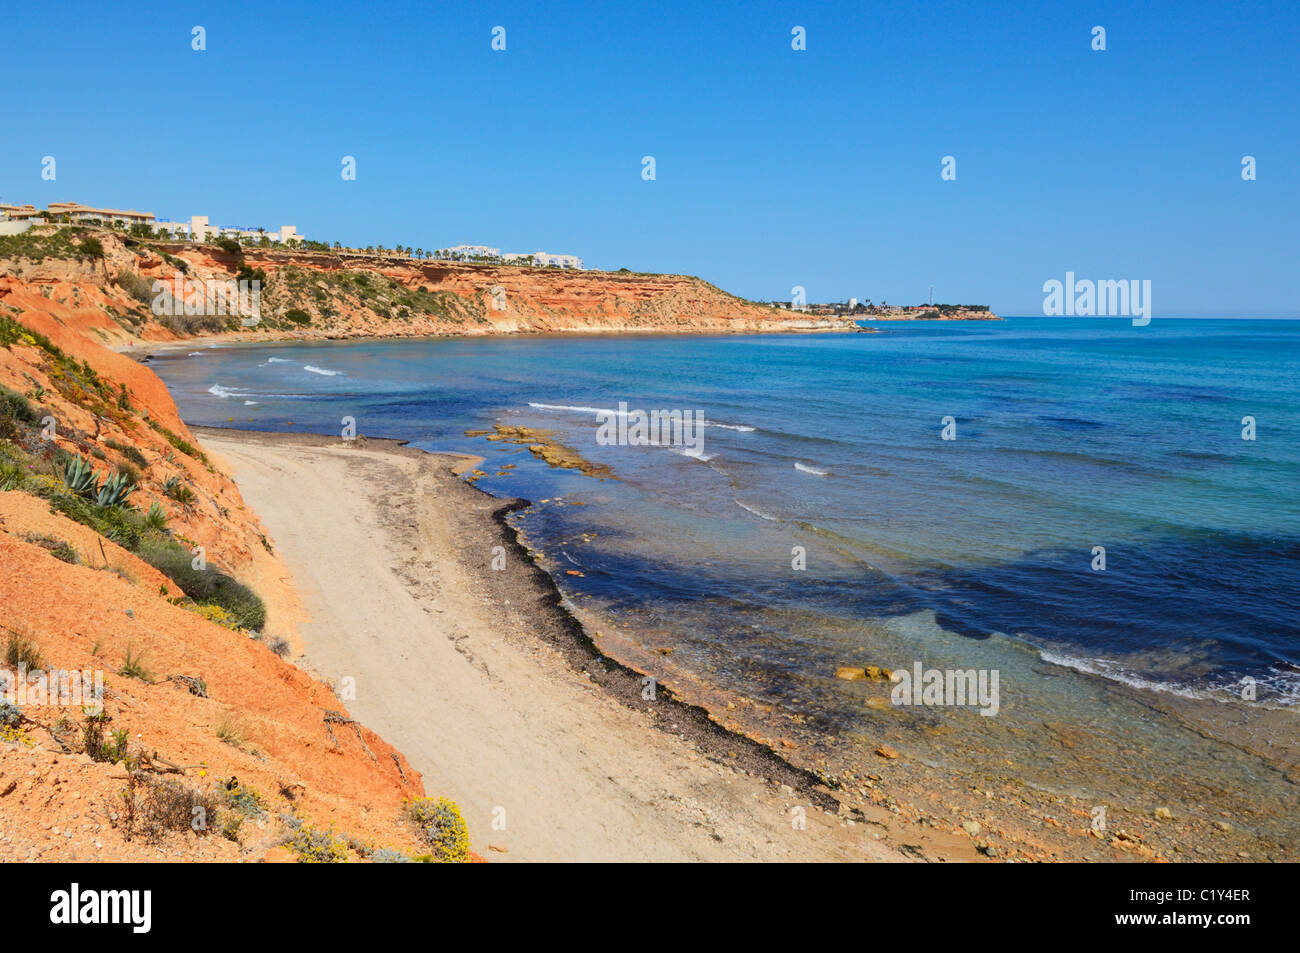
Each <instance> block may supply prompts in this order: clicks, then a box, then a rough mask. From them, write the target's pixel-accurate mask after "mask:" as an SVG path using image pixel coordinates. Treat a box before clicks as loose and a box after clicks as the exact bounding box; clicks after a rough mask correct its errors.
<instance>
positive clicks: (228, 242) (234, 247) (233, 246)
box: [216, 238, 244, 255]
mask: <svg viewBox="0 0 1300 953" xmlns="http://www.w3.org/2000/svg"><path fill="white" fill-rule="evenodd" d="M216 244H217V247H218V248H220V249H221V250H222V251H224V252H226V253H227V254H230V255H241V254H243V251H244V250H243V249H242V248H240V247H239V242H237V241H235V240H234V239H233V238H218V239H217V242H216Z"/></svg>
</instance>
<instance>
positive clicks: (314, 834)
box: [285, 824, 348, 864]
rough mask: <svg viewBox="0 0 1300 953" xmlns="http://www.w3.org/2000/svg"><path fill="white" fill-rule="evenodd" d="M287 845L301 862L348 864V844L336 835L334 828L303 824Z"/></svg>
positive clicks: (286, 842)
mask: <svg viewBox="0 0 1300 953" xmlns="http://www.w3.org/2000/svg"><path fill="white" fill-rule="evenodd" d="M285 846H286V847H288V848H289V850H291V851H293V852H294V853H295V854H297V855H298V863H300V864H346V863H347V862H348V844H347V841H345V840H344V839H343V838H341V837H336V836H335V834H334V832H333V831H332V830H329V831H323V830H319V829H318V828H315V827H309V826H307V825H305V824H304V825H303V826H301V827H299V828H298V829H297V830H296V831H294V832H293V836H292V837H290V838H289V839H288V840H287V841H285Z"/></svg>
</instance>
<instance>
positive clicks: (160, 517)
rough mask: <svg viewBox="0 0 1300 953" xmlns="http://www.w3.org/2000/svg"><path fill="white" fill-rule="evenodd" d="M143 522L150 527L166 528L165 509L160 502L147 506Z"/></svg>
mask: <svg viewBox="0 0 1300 953" xmlns="http://www.w3.org/2000/svg"><path fill="white" fill-rule="evenodd" d="M144 522H145V525H146V526H148V527H149V528H150V529H157V530H163V529H166V528H167V511H166V510H165V509H163V508H162V506H161V505H160V504H158V503H154V504H153V505H152V506H150V507H149V512H147V513H145V514H144Z"/></svg>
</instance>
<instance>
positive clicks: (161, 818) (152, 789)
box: [138, 777, 218, 836]
mask: <svg viewBox="0 0 1300 953" xmlns="http://www.w3.org/2000/svg"><path fill="white" fill-rule="evenodd" d="M144 790H145V793H144V800H143V804H142V805H141V806H140V809H139V811H138V813H139V814H140V816H141V818H142V819H143V821H144V824H145V831H146V833H154V832H155V831H158V830H162V831H174V832H177V833H186V832H188V831H194V832H195V833H196V834H198V835H200V836H202V835H204V834H207V833H208V832H209V830H210V826H211V825H210V823H209V819H211V820H212V821H215V820H216V814H217V809H218V803H217V799H216V798H215V797H214V796H213V795H212V794H210V793H209V792H207V791H202V790H200V789H199V788H196V787H191V786H190V785H188V784H186V783H185V782H183V781H175V780H172V779H171V778H154V777H150V778H148V779H146V780H145V785H144Z"/></svg>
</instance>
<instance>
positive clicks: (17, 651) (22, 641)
mask: <svg viewBox="0 0 1300 953" xmlns="http://www.w3.org/2000/svg"><path fill="white" fill-rule="evenodd" d="M5 662H6V663H7V664H8V665H9V667H10V668H15V669H16V668H17V667H18V666H19V665H25V666H27V671H29V672H36V671H40V668H41V650H40V648H39V647H38V646H37V645H36V643H35V642H33V641H32V640H31V639H29V638H28V637H27V636H25V635H23V634H22V633H21V632H13V631H10V633H9V638H8V639H7V640H6V641H5Z"/></svg>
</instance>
